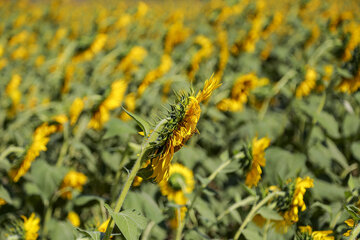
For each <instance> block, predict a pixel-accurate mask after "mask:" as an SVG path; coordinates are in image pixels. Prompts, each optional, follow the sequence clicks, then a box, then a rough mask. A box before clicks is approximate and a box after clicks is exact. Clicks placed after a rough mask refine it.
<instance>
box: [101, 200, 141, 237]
mask: <svg viewBox="0 0 360 240" xmlns="http://www.w3.org/2000/svg"><path fill="white" fill-rule="evenodd" d="M105 208H106V209H107V210H108V211H109V214H110V215H111V217H112V218H113V219H114V221H115V224H116V226H118V228H119V229H120V231H121V233H122V234H123V235H124V237H125V238H126V239H127V240H137V239H139V236H140V234H141V230H143V229H144V228H145V227H146V224H147V219H146V218H145V217H143V216H142V215H141V214H140V213H139V212H137V211H136V210H135V209H133V210H124V211H122V212H119V213H115V212H114V211H113V210H112V209H111V208H110V206H109V205H107V204H105Z"/></svg>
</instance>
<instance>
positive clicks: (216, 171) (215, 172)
mask: <svg viewBox="0 0 360 240" xmlns="http://www.w3.org/2000/svg"><path fill="white" fill-rule="evenodd" d="M230 163H231V160H227V161H226V162H224V163H222V164H221V165H220V166H219V167H218V168H217V169H216V170H215V171H214V172H213V173H212V174H211V175H210V176H209V177H207V178H206V179H205V181H204V182H203V183H202V184H201V186H200V188H199V189H198V190H197V191H196V193H195V196H194V197H193V199H192V201H191V204H190V206H189V208H188V210H187V212H186V215H185V218H184V220H183V221H180V224H179V227H178V229H177V231H176V238H175V239H176V240H180V239H181V234H182V231H183V229H184V227H185V222H186V218H187V216H188V215H189V212H190V210H191V209H192V208H193V207H194V203H195V201H196V199H197V198H198V197H199V196H200V195H201V193H202V191H203V190H204V189H205V188H206V187H207V185H208V184H209V183H210V182H211V181H212V180H214V179H215V177H216V176H217V174H218V173H220V172H221V171H222V170H223V169H224V168H225V167H226V166H227V165H229V164H230Z"/></svg>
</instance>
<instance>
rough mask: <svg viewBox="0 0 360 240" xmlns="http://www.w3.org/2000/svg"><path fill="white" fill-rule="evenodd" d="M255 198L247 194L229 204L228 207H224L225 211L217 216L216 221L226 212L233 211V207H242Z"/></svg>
mask: <svg viewBox="0 0 360 240" xmlns="http://www.w3.org/2000/svg"><path fill="white" fill-rule="evenodd" d="M255 200H256V197H254V196H249V197H247V198H245V199H243V200H241V201H239V202H236V203H234V204H233V205H231V206H230V207H229V208H228V209H226V210H225V211H223V212H222V213H221V214H220V215H219V216H218V217H217V219H216V220H217V221H220V220H221V219H222V218H223V217H225V216H226V215H227V214H229V213H230V212H232V211H234V210H235V209H237V208H239V207H242V206H246V205H248V204H249V203H251V202H253V201H255Z"/></svg>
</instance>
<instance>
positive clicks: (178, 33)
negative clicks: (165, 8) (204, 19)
mask: <svg viewBox="0 0 360 240" xmlns="http://www.w3.org/2000/svg"><path fill="white" fill-rule="evenodd" d="M189 35H190V29H189V28H185V27H184V25H183V23H182V22H180V21H177V22H175V23H174V24H172V25H171V26H170V27H169V30H168V32H167V34H166V37H165V43H164V50H165V52H166V53H167V54H169V53H170V52H171V51H172V49H173V48H174V46H176V45H178V44H180V43H182V42H184V41H185V40H186V39H187V38H188V37H189Z"/></svg>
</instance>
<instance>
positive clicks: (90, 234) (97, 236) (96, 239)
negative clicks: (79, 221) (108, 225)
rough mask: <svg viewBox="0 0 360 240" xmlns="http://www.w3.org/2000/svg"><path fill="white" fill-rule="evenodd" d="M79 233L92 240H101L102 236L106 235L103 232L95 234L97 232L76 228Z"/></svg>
mask: <svg viewBox="0 0 360 240" xmlns="http://www.w3.org/2000/svg"><path fill="white" fill-rule="evenodd" d="M75 229H76V230H77V231H78V232H79V233H81V234H83V235H84V236H86V237H88V238H90V239H92V240H101V238H102V235H103V234H104V233H102V232H95V231H86V230H83V229H80V228H75Z"/></svg>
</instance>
